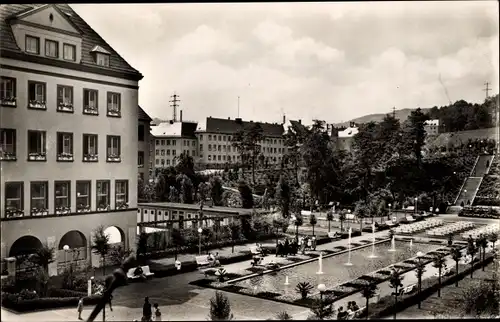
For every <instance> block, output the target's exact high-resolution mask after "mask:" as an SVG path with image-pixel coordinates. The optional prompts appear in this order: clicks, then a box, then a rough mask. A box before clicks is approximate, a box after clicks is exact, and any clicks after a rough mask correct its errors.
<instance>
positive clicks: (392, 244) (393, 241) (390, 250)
mask: <svg viewBox="0 0 500 322" xmlns="http://www.w3.org/2000/svg"><path fill="white" fill-rule="evenodd" d="M387 251H388V252H395V251H396V236H392V240H391V249H388V250H387Z"/></svg>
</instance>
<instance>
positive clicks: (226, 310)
mask: <svg viewBox="0 0 500 322" xmlns="http://www.w3.org/2000/svg"><path fill="white" fill-rule="evenodd" d="M209 318H210V320H212V321H228V320H231V319H232V318H233V314H232V313H231V303H230V302H229V299H228V298H227V296H226V295H224V293H222V292H219V291H215V296H214V297H212V298H211V299H210V315H209Z"/></svg>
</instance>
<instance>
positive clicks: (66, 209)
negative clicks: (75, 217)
mask: <svg viewBox="0 0 500 322" xmlns="http://www.w3.org/2000/svg"><path fill="white" fill-rule="evenodd" d="M70 212H71V208H70V207H57V208H56V215H65V214H69V213H70Z"/></svg>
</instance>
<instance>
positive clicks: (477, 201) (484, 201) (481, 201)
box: [474, 197, 500, 206]
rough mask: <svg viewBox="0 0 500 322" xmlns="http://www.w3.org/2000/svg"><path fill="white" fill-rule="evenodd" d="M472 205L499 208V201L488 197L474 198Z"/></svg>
mask: <svg viewBox="0 0 500 322" xmlns="http://www.w3.org/2000/svg"><path fill="white" fill-rule="evenodd" d="M474 205H481V206H500V200H499V199H497V198H490V197H476V198H474Z"/></svg>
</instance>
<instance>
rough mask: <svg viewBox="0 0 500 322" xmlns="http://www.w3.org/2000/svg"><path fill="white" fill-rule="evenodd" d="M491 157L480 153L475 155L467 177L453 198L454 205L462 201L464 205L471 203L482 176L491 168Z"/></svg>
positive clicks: (458, 204)
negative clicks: (475, 157) (454, 198)
mask: <svg viewBox="0 0 500 322" xmlns="http://www.w3.org/2000/svg"><path fill="white" fill-rule="evenodd" d="M493 158H494V156H493V155H480V156H478V157H477V159H476V163H475V164H474V167H473V168H472V171H471V173H470V175H469V177H468V178H467V179H466V180H465V182H464V184H463V186H462V188H461V189H460V193H459V194H458V196H457V199H456V200H455V204H454V205H455V206H461V205H462V202H463V204H464V205H465V206H467V205H472V203H473V202H474V198H475V197H476V194H477V192H478V190H479V187H480V186H481V182H482V181H483V178H484V176H485V175H487V174H488V172H489V170H490V168H491V165H492V163H493Z"/></svg>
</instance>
